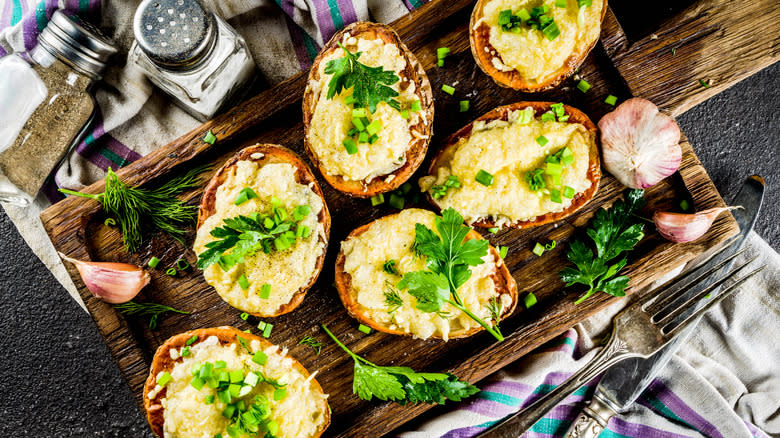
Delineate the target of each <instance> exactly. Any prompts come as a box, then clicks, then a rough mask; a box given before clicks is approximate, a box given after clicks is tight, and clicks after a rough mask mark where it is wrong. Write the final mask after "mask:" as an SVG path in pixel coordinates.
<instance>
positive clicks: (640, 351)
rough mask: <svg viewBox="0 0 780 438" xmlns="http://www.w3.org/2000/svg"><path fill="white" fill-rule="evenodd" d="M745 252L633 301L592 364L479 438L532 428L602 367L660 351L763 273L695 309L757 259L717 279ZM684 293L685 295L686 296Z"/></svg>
mask: <svg viewBox="0 0 780 438" xmlns="http://www.w3.org/2000/svg"><path fill="white" fill-rule="evenodd" d="M731 243H733V242H731ZM730 246H731V245H726V246H725V247H724V248H722V249H721V250H720V251H718V253H717V254H715V255H718V254H720V253H721V252H724V251H726V250H727V249H729V248H730ZM744 251H745V250H744V249H743V250H741V251H738V252H735V253H734V254H732V255H730V256H728V257H727V258H725V259H724V260H723V261H721V262H720V263H718V264H716V265H714V266H711V267H710V266H701V267H700V268H697V269H693V270H691V271H689V272H686V273H684V274H682V275H680V276H678V277H676V278H674V279H673V280H671V281H669V282H668V283H666V284H665V285H664V286H662V288H661V291H660V292H659V293H654V294H648V296H644V297H642V298H640V299H639V300H638V301H637V302H636V303H634V304H632V305H630V306H629V307H627V308H626V309H624V310H622V311H621V312H620V313H618V314H617V315H616V316H615V318H614V319H613V325H612V333H611V334H610V337H609V340H608V341H607V344H606V345H605V346H604V348H603V349H602V350H601V351H600V352H599V353H598V354H597V355H596V357H594V358H593V360H591V361H590V362H589V363H588V364H587V365H585V366H584V367H583V368H582V369H581V370H579V371H578V372H576V373H575V374H573V375H572V376H571V377H569V378H568V379H567V380H566V381H565V382H563V383H562V384H561V385H560V386H558V387H556V388H555V389H553V390H552V391H551V392H549V393H547V394H545V395H544V396H543V397H542V398H540V399H539V400H537V401H536V402H534V403H533V404H531V405H530V406H527V407H526V408H524V409H522V410H520V411H519V412H517V413H515V414H513V415H511V416H509V417H507V418H505V419H503V420H502V421H501V422H499V423H497V424H496V425H494V426H493V427H491V428H490V429H488V430H486V431H484V432H483V433H481V434H479V435H478V436H479V437H483V438H484V437H491V438H495V437H500V438H509V437H511V438H516V437H518V436H520V435H522V434H523V432H525V431H527V430H528V429H530V428H531V426H533V425H534V424H535V423H536V422H537V421H539V420H540V419H541V418H542V417H544V415H545V414H546V413H547V412H549V411H550V410H551V409H552V408H554V407H555V406H556V405H558V404H559V403H560V402H561V401H563V399H565V398H566V397H568V396H569V395H571V394H572V393H573V392H574V391H576V390H577V389H579V388H580V387H582V386H583V385H585V384H586V383H588V382H589V381H590V380H592V379H593V378H595V377H596V376H598V375H599V374H601V373H602V372H604V371H605V370H606V369H607V368H609V367H611V366H612V365H614V364H616V363H618V362H620V361H622V360H624V359H628V358H631V357H644V358H647V357H650V356H651V355H652V354H653V353H655V352H656V351H658V350H660V349H661V348H663V347H664V346H665V345H666V344H667V343H669V342H670V341H671V340H672V339H673V338H674V337H675V336H677V334H679V333H680V332H681V331H682V330H684V329H685V328H686V327H688V326H689V325H690V324H691V323H693V322H695V321H697V319H698V318H699V317H700V316H701V315H703V314H704V313H705V312H707V311H708V310H710V309H711V308H712V307H713V306H715V305H717V304H718V303H720V302H721V301H723V300H724V299H726V297H728V296H729V295H730V294H731V293H732V292H734V291H735V290H736V289H737V288H738V287H739V286H740V285H742V284H743V283H744V282H745V281H747V279H748V278H750V277H752V276H753V275H755V274H757V273H758V272H759V271H761V270H762V269H764V265H761V266H759V267H758V268H756V269H754V270H753V271H751V272H750V273H748V274H746V275H742V276H741V277H740V278H739V279H738V280H736V281H735V282H734V283H732V284H731V285H729V286H728V287H727V288H725V289H724V290H723V291H722V292H721V293H720V294H718V296H717V297H716V298H714V299H710V300H709V301H707V303H706V304H704V305H701V306H697V304H699V303H701V302H702V301H703V298H704V297H707V295H708V294H710V293H711V292H712V291H714V290H716V289H717V288H718V287H720V286H721V285H723V284H724V283H725V282H727V281H728V280H729V279H731V278H732V277H734V276H735V275H736V274H737V273H738V272H740V271H742V270H743V269H744V268H745V267H747V266H748V265H749V264H750V263H751V262H753V261H754V260H755V259H756V257H754V258H752V259H750V260H748V261H746V262H744V263H741V264H740V265H739V266H737V267H736V268H733V269H731V270H730V271H729V272H728V273H726V274H725V275H719V274H720V273H719V272H718V271H720V270H721V268H723V267H724V266H726V265H727V264H729V263H730V262H731V261H732V260H733V259H734V258H735V257H737V256H738V255H740V254H742V253H743V252H744ZM713 257H714V256H713ZM726 269H728V268H726ZM713 275H716V276H718V277H719V278H718V279H717V280H715V281H713V282H712V283H710V284H708V285H707V287H705V288H703V289H702V290H700V291H696V292H693V291H691V290H692V289H693V288H695V287H696V285H697V284H699V283H700V282H702V281H703V280H705V279H707V278H710V277H711V276H713ZM686 292H689V293H688V294H686ZM697 307H698V308H697Z"/></svg>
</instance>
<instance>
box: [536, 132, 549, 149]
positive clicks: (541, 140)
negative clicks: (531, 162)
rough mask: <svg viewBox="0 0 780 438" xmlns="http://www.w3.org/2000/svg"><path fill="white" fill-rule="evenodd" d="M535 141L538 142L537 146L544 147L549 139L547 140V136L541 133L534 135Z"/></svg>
mask: <svg viewBox="0 0 780 438" xmlns="http://www.w3.org/2000/svg"><path fill="white" fill-rule="evenodd" d="M536 142H537V143H539V146H542V147H544V145H546V144H547V143H549V142H550V140H547V137H545V136H543V135H540V136H538V137H536Z"/></svg>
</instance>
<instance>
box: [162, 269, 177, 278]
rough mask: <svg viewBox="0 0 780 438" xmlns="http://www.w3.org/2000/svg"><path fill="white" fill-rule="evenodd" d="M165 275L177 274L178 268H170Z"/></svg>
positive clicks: (172, 275)
mask: <svg viewBox="0 0 780 438" xmlns="http://www.w3.org/2000/svg"><path fill="white" fill-rule="evenodd" d="M165 275H169V276H171V277H175V276H176V268H168V270H167V271H165Z"/></svg>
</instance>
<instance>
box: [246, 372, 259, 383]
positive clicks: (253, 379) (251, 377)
mask: <svg viewBox="0 0 780 438" xmlns="http://www.w3.org/2000/svg"><path fill="white" fill-rule="evenodd" d="M259 380H260V378H259V377H258V376H257V373H252V372H250V373H249V374H247V375H246V377H245V378H244V384H245V385H249V386H255V385H257V382H258V381H259Z"/></svg>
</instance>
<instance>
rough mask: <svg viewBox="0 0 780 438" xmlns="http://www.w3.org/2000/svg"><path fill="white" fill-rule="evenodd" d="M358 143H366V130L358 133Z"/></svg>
mask: <svg viewBox="0 0 780 438" xmlns="http://www.w3.org/2000/svg"><path fill="white" fill-rule="evenodd" d="M358 143H368V132H365V131H363V132H361V133H360V134H358ZM356 152H357V151H356Z"/></svg>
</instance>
